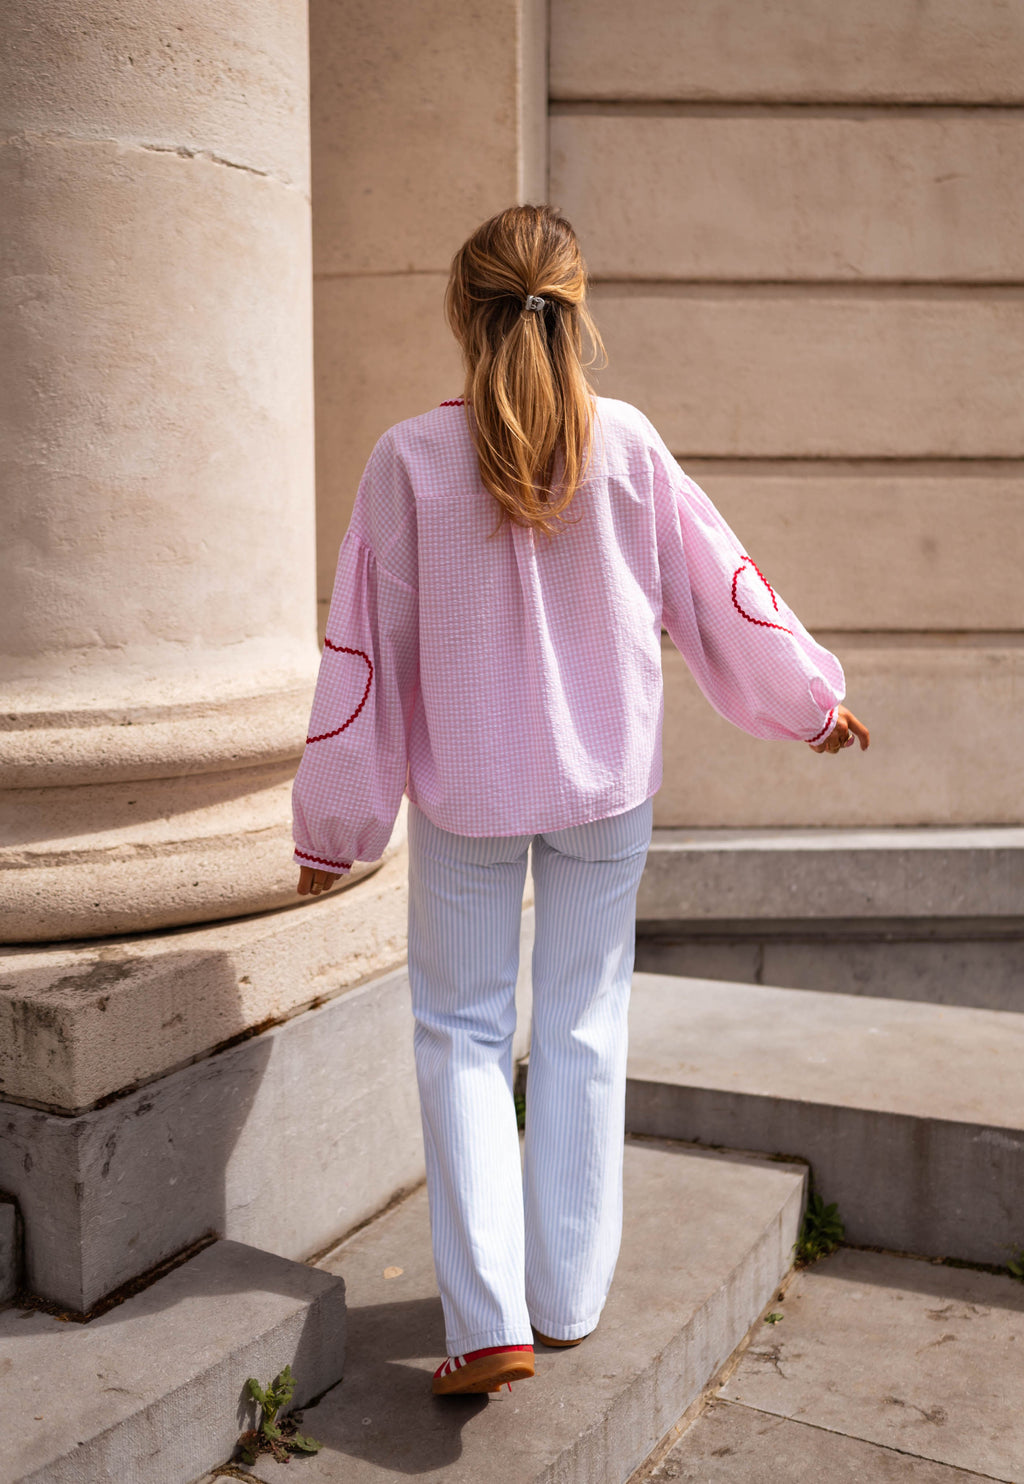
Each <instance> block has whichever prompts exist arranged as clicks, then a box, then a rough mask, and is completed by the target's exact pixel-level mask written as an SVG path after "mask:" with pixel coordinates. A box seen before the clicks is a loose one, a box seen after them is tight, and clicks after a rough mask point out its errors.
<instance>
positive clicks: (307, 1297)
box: [0, 1242, 345, 1484]
mask: <svg viewBox="0 0 1024 1484" xmlns="http://www.w3.org/2000/svg"><path fill="white" fill-rule="evenodd" d="M344 1356H345V1287H344V1281H343V1280H342V1279H340V1278H339V1277H337V1276H336V1275H334V1274H330V1273H325V1272H319V1271H318V1270H317V1269H315V1268H310V1267H307V1266H305V1264H302V1263H294V1262H288V1261H286V1260H285V1259H284V1258H280V1257H274V1256H272V1255H271V1254H270V1253H267V1252H259V1251H257V1250H256V1249H254V1248H252V1247H245V1246H243V1245H242V1244H241V1243H239V1242H215V1243H213V1244H212V1245H211V1246H209V1247H207V1248H205V1249H204V1250H203V1251H202V1252H200V1253H198V1254H197V1255H196V1256H195V1257H193V1258H192V1259H191V1261H189V1262H186V1263H183V1264H182V1265H181V1266H180V1267H177V1268H175V1269H174V1270H173V1271H172V1272H170V1273H168V1274H166V1275H165V1276H164V1277H163V1278H161V1279H159V1280H158V1281H157V1282H156V1283H154V1284H152V1285H151V1286H150V1287H149V1288H147V1289H145V1290H144V1291H143V1292H141V1293H139V1294H136V1295H135V1296H134V1297H133V1298H130V1299H128V1300H127V1301H126V1302H125V1303H123V1304H121V1305H119V1306H118V1307H117V1308H114V1309H111V1310H109V1311H108V1312H107V1313H106V1314H104V1315H102V1316H101V1317H100V1318H98V1319H94V1320H93V1321H92V1322H91V1323H90V1324H69V1323H64V1322H62V1321H61V1320H59V1319H56V1318H53V1317H51V1316H50V1315H48V1314H43V1313H40V1312H38V1311H35V1310H25V1309H18V1308H13V1307H12V1308H8V1309H5V1310H4V1311H3V1312H2V1313H0V1377H2V1378H3V1394H4V1415H5V1418H6V1422H5V1425H4V1429H3V1451H2V1453H0V1484H98V1481H101V1480H102V1481H108V1480H109V1481H112V1484H135V1481H139V1484H143V1481H144V1484H185V1481H187V1480H190V1479H195V1478H196V1477H197V1476H198V1475H199V1474H201V1473H202V1472H203V1471H204V1470H205V1469H209V1468H212V1467H213V1466H214V1465H215V1464H216V1463H218V1462H219V1460H220V1459H222V1458H224V1457H225V1456H226V1455H227V1454H228V1453H229V1452H230V1451H231V1450H232V1448H233V1445H234V1443H235V1441H236V1439H237V1437H238V1434H239V1432H240V1431H241V1430H242V1429H243V1428H244V1427H247V1426H251V1425H252V1420H253V1410H254V1409H253V1407H252V1404H251V1403H250V1402H248V1401H247V1398H246V1396H245V1383H246V1380H247V1379H248V1377H249V1376H257V1377H258V1378H259V1379H260V1380H261V1381H269V1380H271V1379H273V1377H274V1376H275V1375H277V1374H278V1372H279V1371H281V1370H282V1369H283V1368H284V1366H285V1365H291V1367H292V1371H293V1373H294V1375H295V1377H296V1382H297V1387H296V1405H301V1404H302V1402H303V1401H305V1400H308V1399H309V1398H310V1397H311V1396H316V1395H317V1394H318V1393H319V1392H321V1391H323V1390H325V1388H327V1387H328V1386H331V1385H333V1384H334V1382H336V1381H337V1379H338V1377H339V1376H340V1375H341V1373H342V1370H343V1366H344Z"/></svg>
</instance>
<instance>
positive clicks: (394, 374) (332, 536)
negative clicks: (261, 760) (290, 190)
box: [316, 244, 463, 603]
mask: <svg viewBox="0 0 1024 1484" xmlns="http://www.w3.org/2000/svg"><path fill="white" fill-rule="evenodd" d="M456 245H458V244H456ZM447 281H448V276H447V273H444V274H440V273H414V274H402V275H396V276H394V277H391V276H388V275H386V274H383V275H380V276H372V277H370V276H368V277H360V276H352V277H340V278H329V279H321V280H319V281H318V283H317V288H316V305H317V308H316V313H317V321H316V326H317V327H316V406H317V417H316V424H317V551H318V566H319V583H318V590H319V593H320V598H321V602H322V603H323V602H326V601H327V600H328V599H329V598H330V594H331V588H332V586H333V583H334V571H335V566H336V564H337V559H338V547H339V545H340V544H341V538H342V536H344V534H345V530H346V528H347V526H348V522H349V518H350V516H351V514H352V505H353V503H354V501H355V497H356V490H357V488H358V486H359V479H360V476H361V474H362V472H363V467H364V465H365V463H366V460H367V459H368V458H369V456H370V452H371V451H372V449H373V445H374V444H375V443H376V441H377V439H378V438H379V437H380V436H381V434H382V433H384V432H385V431H386V430H387V429H388V428H389V427H391V425H392V424H393V423H396V422H400V421H401V420H402V419H403V418H406V417H415V416H417V415H418V414H419V413H421V412H427V411H428V410H429V409H430V408H431V407H436V406H437V404H438V403H439V402H442V401H444V400H445V399H446V398H448V397H458V396H460V395H461V392H462V382H463V372H462V363H461V360H460V357H459V351H458V347H457V345H456V343H455V340H454V338H453V336H452V333H451V331H450V330H449V329H448V326H447V325H446V324H445V321H444V289H445V284H446V283H447Z"/></svg>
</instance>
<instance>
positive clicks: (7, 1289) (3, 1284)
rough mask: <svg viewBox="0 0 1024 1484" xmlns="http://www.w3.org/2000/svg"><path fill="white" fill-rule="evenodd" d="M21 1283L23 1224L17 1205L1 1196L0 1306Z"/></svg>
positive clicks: (12, 1294) (7, 1197) (6, 1197)
mask: <svg viewBox="0 0 1024 1484" xmlns="http://www.w3.org/2000/svg"><path fill="white" fill-rule="evenodd" d="M20 1283H21V1224H20V1219H19V1216H18V1207H17V1203H16V1202H15V1201H13V1200H11V1198H10V1197H9V1196H5V1195H2V1194H0V1304H5V1303H7V1301H8V1299H11V1298H13V1297H14V1294H15V1293H16V1292H17V1290H18V1288H19V1286H20Z"/></svg>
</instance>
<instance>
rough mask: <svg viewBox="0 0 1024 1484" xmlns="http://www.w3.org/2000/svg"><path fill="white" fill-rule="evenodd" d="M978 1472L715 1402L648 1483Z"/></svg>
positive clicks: (960, 1478)
mask: <svg viewBox="0 0 1024 1484" xmlns="http://www.w3.org/2000/svg"><path fill="white" fill-rule="evenodd" d="M986 1477H987V1478H991V1477H992V1476H991V1475H982V1474H977V1473H974V1472H965V1471H964V1470H963V1469H955V1468H948V1467H947V1466H946V1465H945V1464H944V1463H932V1462H931V1461H930V1460H929V1459H924V1458H912V1457H910V1456H909V1455H908V1454H906V1453H898V1452H896V1451H895V1450H894V1449H892V1448H881V1447H879V1446H878V1445H877V1444H876V1443H865V1442H862V1441H861V1440H860V1439H859V1438H848V1437H843V1436H841V1435H840V1434H838V1433H833V1432H825V1431H824V1430H823V1429H821V1428H819V1427H810V1426H808V1425H807V1424H806V1423H803V1422H791V1421H789V1420H788V1419H787V1418H784V1417H774V1416H772V1415H771V1414H769V1413H765V1412H755V1411H752V1410H751V1409H750V1408H749V1407H743V1406H737V1405H736V1404H735V1403H733V1402H726V1401H722V1400H721V1399H720V1398H716V1399H715V1400H713V1401H711V1402H710V1403H709V1404H708V1406H707V1407H706V1408H705V1409H704V1411H703V1412H702V1413H701V1415H700V1416H699V1417H698V1418H697V1420H696V1422H694V1423H693V1425H692V1426H691V1427H690V1429H689V1431H688V1432H686V1433H685V1434H684V1436H683V1438H682V1440H681V1441H680V1442H679V1443H677V1444H676V1446H675V1447H674V1448H673V1449H672V1451H671V1453H669V1455H668V1456H667V1457H666V1458H665V1459H664V1460H663V1462H662V1463H660V1464H659V1465H658V1467H657V1468H655V1469H653V1470H652V1471H651V1473H649V1474H645V1475H644V1481H645V1484H647V1481H648V1480H649V1481H650V1484H662V1481H663V1480H670V1479H674V1480H677V1481H678V1484H822V1480H828V1484H978V1481H979V1480H980V1479H983V1478H986Z"/></svg>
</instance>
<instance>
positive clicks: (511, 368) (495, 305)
mask: <svg viewBox="0 0 1024 1484" xmlns="http://www.w3.org/2000/svg"><path fill="white" fill-rule="evenodd" d="M586 287H587V270H586V267H585V265H584V262H583V257H582V255H581V253H580V249H579V243H578V242H577V240H576V234H575V232H574V231H573V229H572V227H571V226H570V225H569V223H568V222H567V221H566V220H565V218H564V217H563V216H561V215H560V214H559V213H558V212H557V211H555V210H554V208H553V207H551V206H510V207H509V208H508V210H507V211H502V212H500V213H499V214H498V215H497V216H494V217H492V218H491V219H490V221H486V222H484V224H483V226H481V227H478V228H477V230H476V231H475V232H474V233H473V235H472V237H470V238H469V240H468V241H467V242H465V243H463V245H462V247H460V248H459V251H458V252H457V253H456V254H455V257H454V258H453V259H452V267H451V275H450V277H449V280H448V291H447V294H446V296H445V310H446V313H447V316H448V323H449V324H450V325H451V328H452V330H453V331H454V333H455V337H456V339H457V340H458V342H459V344H460V345H461V347H462V353H463V358H464V360H465V364H466V386H465V400H466V406H467V415H468V416H469V419H470V427H471V430H472V434H473V440H474V442H475V444H476V450H477V457H478V460H479V464H480V478H481V479H482V480H483V483H484V485H485V487H486V488H487V489H488V490H489V491H490V492H491V494H492V495H493V496H494V498H495V499H496V500H497V502H498V505H499V506H500V509H501V514H500V517H499V527H500V526H501V525H502V524H504V522H505V521H506V520H511V521H513V522H515V524H516V525H521V526H532V527H534V529H536V530H539V531H543V532H544V533H545V534H546V535H553V534H554V532H555V531H556V530H557V529H558V528H559V524H560V521H559V517H561V516H563V515H564V512H565V511H566V510H567V509H568V506H569V504H570V502H571V500H572V498H573V496H574V495H575V493H576V491H577V489H578V488H579V486H580V484H581V483H582V481H583V479H584V478H585V477H586V472H587V466H588V462H589V459H590V453H591V446H590V445H591V433H592V431H593V402H592V397H593V393H592V391H591V388H590V386H589V384H588V382H587V378H586V374H585V371H584V367H585V366H589V365H593V364H594V363H595V362H596V361H597V360H598V358H599V357H602V358H603V356H604V346H603V345H602V343H601V337H600V335H599V334H598V331H597V327H596V326H595V324H594V322H593V320H592V319H591V317H590V314H589V312H588V310H587V306H586V302H585V300H586ZM534 296H535V297H538V298H540V299H543V301H544V304H543V306H542V307H534V308H529V309H528V308H527V307H526V302H527V299H528V298H531V297H534ZM584 336H586V338H587V340H588V341H589V342H590V355H589V357H588V359H587V360H586V361H584V359H583V340H584Z"/></svg>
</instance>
